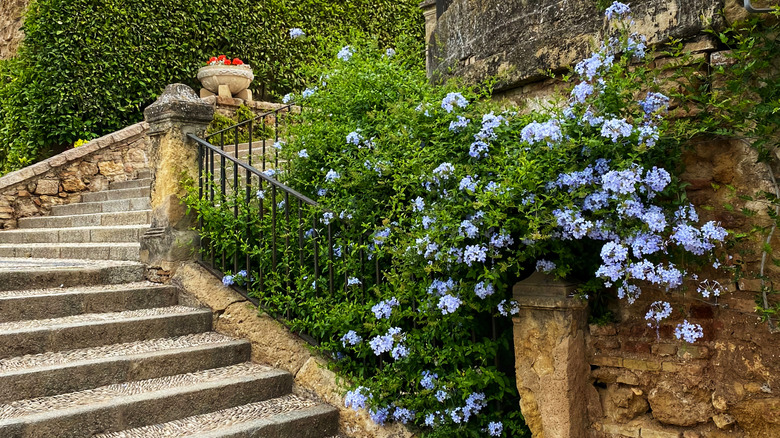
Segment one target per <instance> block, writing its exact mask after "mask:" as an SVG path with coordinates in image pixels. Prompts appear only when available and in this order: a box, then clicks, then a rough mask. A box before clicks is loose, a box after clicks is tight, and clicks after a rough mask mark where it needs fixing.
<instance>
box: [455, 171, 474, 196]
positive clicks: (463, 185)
mask: <svg viewBox="0 0 780 438" xmlns="http://www.w3.org/2000/svg"><path fill="white" fill-rule="evenodd" d="M458 188H460V189H461V190H466V191H469V192H473V191H475V190H476V189H477V179H476V178H475V177H473V176H471V175H466V176H465V177H464V178H463V179H461V180H460V184H459V185H458Z"/></svg>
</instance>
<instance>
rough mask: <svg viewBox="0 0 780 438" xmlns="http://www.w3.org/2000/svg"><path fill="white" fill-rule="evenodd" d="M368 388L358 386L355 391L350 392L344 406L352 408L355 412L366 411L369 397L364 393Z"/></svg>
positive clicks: (345, 398)
mask: <svg viewBox="0 0 780 438" xmlns="http://www.w3.org/2000/svg"><path fill="white" fill-rule="evenodd" d="M367 390H368V388H366V387H364V386H358V387H357V388H355V390H354V391H348V392H347V395H346V397H344V406H345V407H348V408H352V409H354V410H356V411H357V410H358V409H365V407H366V402H367V401H368V397H366V396H365V395H364V394H363V392H364V391H367Z"/></svg>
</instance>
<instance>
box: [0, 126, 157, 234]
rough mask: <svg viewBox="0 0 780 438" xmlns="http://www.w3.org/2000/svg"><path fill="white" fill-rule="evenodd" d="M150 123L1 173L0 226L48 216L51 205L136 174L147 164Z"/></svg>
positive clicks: (133, 176)
mask: <svg viewBox="0 0 780 438" xmlns="http://www.w3.org/2000/svg"><path fill="white" fill-rule="evenodd" d="M147 130H148V125H147V124H146V123H137V124H135V125H132V126H129V127H127V128H125V129H122V130H120V131H117V132H114V133H112V134H109V135H106V136H103V137H101V138H98V139H95V140H92V141H90V142H89V143H86V144H84V145H82V146H79V147H77V148H73V149H69V150H67V151H65V152H63V153H61V154H59V155H55V156H54V157H51V158H49V159H47V160H44V161H41V162H39V163H36V164H33V165H31V166H28V167H25V168H24V169H21V170H18V171H16V172H12V173H9V174H7V175H5V176H3V177H0V229H11V228H16V225H17V220H18V219H19V218H23V217H28V216H46V215H48V214H49V212H50V211H51V207H52V206H53V205H61V204H69V203H71V202H79V201H80V200H81V194H82V193H84V192H95V191H100V190H105V189H107V188H108V183H110V182H113V181H125V180H128V179H134V178H136V177H137V175H138V172H139V171H141V170H146V169H148V168H149V164H148V159H147V141H146V138H145V134H146V131H147Z"/></svg>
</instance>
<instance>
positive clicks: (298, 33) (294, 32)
mask: <svg viewBox="0 0 780 438" xmlns="http://www.w3.org/2000/svg"><path fill="white" fill-rule="evenodd" d="M303 36H306V34H305V33H304V32H303V30H301V29H300V28H297V27H293V28H292V29H290V38H292V39H296V38H300V37H303Z"/></svg>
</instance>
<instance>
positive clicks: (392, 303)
mask: <svg viewBox="0 0 780 438" xmlns="http://www.w3.org/2000/svg"><path fill="white" fill-rule="evenodd" d="M356 280H357V279H356ZM398 304H399V303H398V299H396V298H395V297H393V298H391V299H389V300H387V301H380V302H378V303H376V304H375V305H374V306H373V307H371V311H372V312H374V316H375V317H376V319H382V318H390V315H391V314H392V313H393V307H396V306H398Z"/></svg>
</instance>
